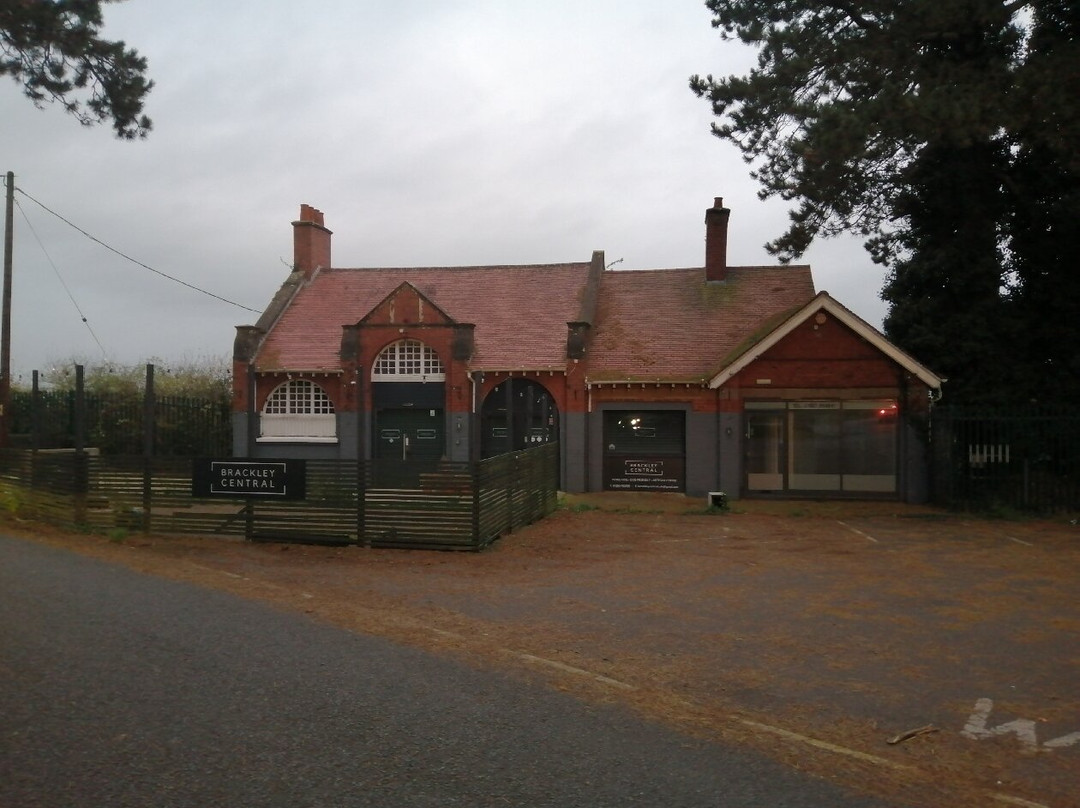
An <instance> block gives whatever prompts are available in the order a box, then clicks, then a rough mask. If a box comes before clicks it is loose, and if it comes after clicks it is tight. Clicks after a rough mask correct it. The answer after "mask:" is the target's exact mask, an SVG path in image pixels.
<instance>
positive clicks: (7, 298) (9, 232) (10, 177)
mask: <svg viewBox="0 0 1080 808" xmlns="http://www.w3.org/2000/svg"><path fill="white" fill-rule="evenodd" d="M14 246H15V172H14V171H9V172H8V173H7V206H6V208H5V209H4V298H3V303H2V304H0V305H2V306H3V311H2V313H0V448H7V445H8V434H9V432H10V430H11V262H12V257H11V254H12V251H13V249H14Z"/></svg>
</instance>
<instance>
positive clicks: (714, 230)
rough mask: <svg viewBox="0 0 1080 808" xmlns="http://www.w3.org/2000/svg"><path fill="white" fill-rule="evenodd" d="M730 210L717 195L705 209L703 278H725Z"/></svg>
mask: <svg viewBox="0 0 1080 808" xmlns="http://www.w3.org/2000/svg"><path fill="white" fill-rule="evenodd" d="M730 217H731V211H730V210H728V209H727V208H725V207H724V198H723V197H722V196H718V197H716V198H715V202H714V204H713V206H712V207H711V208H709V210H707V211H705V280H707V281H722V280H724V279H725V278H727V268H728V267H727V231H728V219H729V218H730Z"/></svg>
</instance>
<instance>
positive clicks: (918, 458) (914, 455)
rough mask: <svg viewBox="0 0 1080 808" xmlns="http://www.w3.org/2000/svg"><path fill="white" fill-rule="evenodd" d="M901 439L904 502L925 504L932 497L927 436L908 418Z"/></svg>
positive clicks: (901, 482) (901, 477) (901, 492)
mask: <svg viewBox="0 0 1080 808" xmlns="http://www.w3.org/2000/svg"><path fill="white" fill-rule="evenodd" d="M901 429H902V430H903V432H902V433H901V439H900V452H901V454H900V464H901V465H900V486H901V488H900V496H901V498H902V499H903V501H904V502H911V503H914V504H920V505H921V504H923V503H925V502H927V501H928V500H929V498H930V459H929V455H928V453H927V446H926V440H925V436H924V435H923V434H922V432H921V431H920V429H919V428H918V427H916V426H914V425H912V424H911V423H910V422H909V421H907V420H906V419H905V420H904V422H903V426H902V427H901Z"/></svg>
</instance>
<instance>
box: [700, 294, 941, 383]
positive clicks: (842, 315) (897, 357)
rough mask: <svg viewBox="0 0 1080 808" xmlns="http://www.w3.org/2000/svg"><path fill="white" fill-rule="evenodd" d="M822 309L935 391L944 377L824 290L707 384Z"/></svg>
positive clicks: (747, 362) (754, 356)
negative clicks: (892, 341)
mask: <svg viewBox="0 0 1080 808" xmlns="http://www.w3.org/2000/svg"><path fill="white" fill-rule="evenodd" d="M822 311H824V312H828V313H829V314H831V315H832V316H833V317H834V318H835V319H836V320H837V321H839V322H840V323H842V324H843V325H844V326H846V327H847V328H849V329H850V330H851V331H853V332H854V333H855V334H856V335H857V336H859V337H861V338H862V339H863V340H865V341H866V342H867V343H869V344H870V345H871V346H872V347H873V348H875V349H877V350H878V351H880V352H881V353H882V354H884V355H885V356H887V357H889V359H891V360H892V361H894V362H896V364H898V365H900V366H901V367H902V368H904V369H905V370H907V371H908V372H909V373H911V374H912V375H913V376H915V377H916V378H918V379H919V380H921V381H922V382H923V383H924V384H925V385H926V386H927V387H930V388H932V389H935V390H936V389H940V388H941V385H942V383H943V382H944V379H942V378H940V377H939V376H937V375H936V374H935V373H933V371H931V370H930V369H929V368H927V367H926V366H925V365H923V364H921V363H920V362H918V361H917V360H915V359H914V358H913V357H912V356H910V355H909V354H907V353H905V352H904V351H902V350H901V349H900V348H898V347H896V346H895V345H893V344H892V343H891V342H889V340H888V339H887V338H886V337H885V335H884V334H882V333H881V332H880V331H878V330H877V329H876V328H874V327H873V326H872V325H870V324H869V323H867V322H866V321H865V320H863V319H862V318H860V317H859V316H858V315H856V314H855V313H854V312H852V311H851V310H850V309H848V308H847V307H845V306H843V305H841V304H840V303H838V302H837V301H836V300H834V299H833V298H832V297H830V296H829V293H828V292H821V293H819V294H818V295H817V296H816V297H814V298H813V300H811V301H810V302H808V303H807V304H806V305H805V306H803V307H802V308H800V309H799V310H797V311H795V312H794V313H792V314H791V315H790V316H789V317H787V318H786V319H785V320H783V322H781V323H780V324H779V325H777V326H776V327H775V328H773V329H772V330H771V331H769V332H767V333H763V334H761V335H760V338H758V339H751V340H748V342H747V343H745V344H744V346H742V350H741V352H736V353H734V354H733V355H732V358H731V360H730V361H729V362H728V363H727V364H726V365H725V366H724V367H723V369H722V370H721V371H720V372H719V373H717V374H716V375H714V376H713V377H712V378H711V379H710V380H709V387H712V388H716V387H720V386H722V385H724V384H726V383H727V382H728V381H729V380H730V379H732V378H733V377H734V376H735V375H736V374H738V373H740V372H741V371H743V370H745V369H746V368H747V367H749V366H750V364H752V363H753V362H755V361H756V360H757V359H759V358H760V357H761V356H762V355H763V354H764V353H765V352H766V351H768V350H769V349H770V348H773V347H774V346H776V345H778V344H779V343H780V342H781V341H782V340H783V339H784V338H785V337H787V336H788V335H789V334H791V333H792V332H793V331H794V330H795V329H796V328H798V327H799V326H800V325H802V324H804V323H806V322H807V321H808V320H809V319H810V318H811V317H813V316H814V315H816V314H817V313H818V312H822Z"/></svg>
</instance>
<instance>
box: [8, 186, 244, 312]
mask: <svg viewBox="0 0 1080 808" xmlns="http://www.w3.org/2000/svg"><path fill="white" fill-rule="evenodd" d="M15 190H16V191H18V192H19V193H20V194H22V195H23V196H25V197H26V198H27V199H29V200H30V201H31V202H33V203H34V204H35V205H37V206H38V207H40V208H41V209H42V210H44V211H45V212H46V213H49V214H51V215H53V216H55V217H56V218H57V219H59V220H60V221H62V222H63V223H64V224H66V225H67V226H68V227H71V228H72V229H74V230H77V231H78V232H80V233H82V234H83V235H84V236H86V237H87V238H88V239H90V240H91V241H93V242H94V243H95V244H99V245H101V246H102V247H104V248H105V249H106V250H109V251H110V252H113V253H116V255H119V256H120V257H121V258H123V259H124V260H125V261H130V262H131V263H133V264H135V265H136V266H139V267H142V268H143V269H146V270H149V271H150V272H153V273H154V274H155V275H160V276H161V277H163V278H166V279H167V280H170V281H172V282H173V283H178V284H180V285H181V286H186V287H187V288H188V289H192V290H194V291H196V292H200V293H202V294H204V295H207V296H209V297H212V298H214V299H215V300H220V301H221V302H222V303H228V304H229V305H231V306H236V307H237V308H238V309H243V310H244V311H250V312H253V313H255V314H262V312H261V311H259V310H258V309H253V308H251V307H250V306H245V305H243V304H241V303H237V302H236V301H234V300H229V299H228V298H225V297H222V296H221V295H216V294H214V293H213V292H208V291H207V290H206V289H202V288H200V287H198V286H195V285H194V284H191V283H188V282H187V281H182V280H180V279H179V278H174V277H173V276H172V275H169V274H167V273H165V272H162V271H161V270H159V269H154V268H153V267H152V266H148V265H147V264H144V263H143V262H142V261H138V260H136V259H134V258H132V257H131V256H130V255H125V254H124V253H122V252H120V250H118V249H116V248H115V247H113V246H110V245H109V244H106V243H105V242H104V241H102V240H101V239H99V238H97V237H96V236H93V235H91V234H90V233H87V232H86V231H85V230H83V229H82V228H81V227H79V226H78V225H77V224H75V223H74V222H71V221H68V220H67V219H65V218H64V217H63V216H61V215H60V214H59V213H57V212H56V211H55V210H52V209H50V208H49V207H47V206H46V205H44V204H43V203H41V202H39V201H38V200H36V199H34V197H32V196H30V194H28V193H26V191H24V190H23V189H22V188H15Z"/></svg>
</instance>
